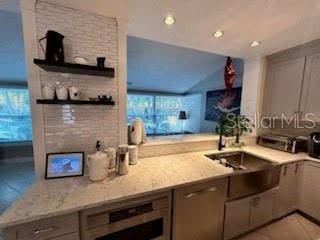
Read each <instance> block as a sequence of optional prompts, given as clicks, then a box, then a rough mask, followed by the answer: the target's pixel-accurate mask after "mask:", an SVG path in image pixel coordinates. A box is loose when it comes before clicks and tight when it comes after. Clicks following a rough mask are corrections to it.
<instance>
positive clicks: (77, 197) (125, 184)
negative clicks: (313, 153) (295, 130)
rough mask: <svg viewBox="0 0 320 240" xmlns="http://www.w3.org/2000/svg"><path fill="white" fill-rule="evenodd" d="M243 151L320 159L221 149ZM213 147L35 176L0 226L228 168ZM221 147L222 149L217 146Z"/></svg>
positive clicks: (282, 159) (281, 159) (289, 158)
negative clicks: (91, 176)
mask: <svg viewBox="0 0 320 240" xmlns="http://www.w3.org/2000/svg"><path fill="white" fill-rule="evenodd" d="M239 150H241V151H243V152H246V153H249V154H253V155H255V156H257V157H261V158H264V159H266V160H269V161H272V162H275V163H278V164H285V163H289V162H295V161H300V160H311V161H317V162H320V161H319V160H316V159H313V158H310V157H308V155H307V154H305V153H299V154H289V153H285V152H281V151H277V150H272V149H269V148H264V147H261V146H247V147H243V148H242V149H235V148H226V149H224V150H223V151H222V152H233V151H239ZM208 153H219V151H217V150H212V151H203V152H191V153H183V154H175V155H166V156H159V157H152V158H144V159H140V160H139V163H138V164H137V165H134V166H130V172H129V174H127V175H125V176H118V175H116V174H115V173H114V171H111V172H110V173H109V174H108V177H107V179H105V180H104V181H102V182H97V183H94V182H90V181H89V180H88V178H87V177H75V178H63V179H55V180H42V179H41V180H37V181H36V182H35V183H34V184H33V185H32V186H31V187H30V189H29V190H28V191H27V192H26V193H25V194H24V195H23V196H22V197H21V198H20V199H19V200H17V201H16V202H15V203H14V204H13V205H12V206H11V207H10V208H9V209H8V210H7V211H6V212H5V213H3V214H2V215H1V216H0V228H5V227H9V226H13V225H17V224H22V223H26V222H30V221H35V220H39V219H43V218H49V217H53V216H58V215H62V214H66V213H70V212H75V211H79V210H82V209H88V208H92V207H97V206H100V205H103V204H110V203H115V202H120V201H124V200H129V199H133V198H136V197H141V196H146V195H149V194H154V193H157V192H162V191H166V190H171V189H175V188H177V187H181V186H185V185H188V184H193V183H196V182H202V181H208V180H212V179H215V178H218V177H225V176H228V175H230V174H232V170H231V169H229V168H225V167H223V166H221V165H219V164H218V163H216V162H214V161H212V160H210V159H208V158H207V157H205V156H204V155H205V154H208ZM220 153H221V152H220Z"/></svg>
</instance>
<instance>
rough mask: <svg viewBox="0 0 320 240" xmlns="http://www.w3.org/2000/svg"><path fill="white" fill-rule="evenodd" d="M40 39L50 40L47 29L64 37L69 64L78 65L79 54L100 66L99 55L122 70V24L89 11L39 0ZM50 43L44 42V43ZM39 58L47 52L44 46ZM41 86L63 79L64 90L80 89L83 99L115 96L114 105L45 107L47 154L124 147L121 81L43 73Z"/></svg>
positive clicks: (38, 25) (110, 64)
mask: <svg viewBox="0 0 320 240" xmlns="http://www.w3.org/2000/svg"><path fill="white" fill-rule="evenodd" d="M36 28H37V38H38V39H40V38H42V37H44V36H45V34H46V32H47V30H54V31H57V32H59V33H61V34H63V35H64V36H65V38H64V50H65V61H66V62H74V60H73V58H74V57H75V56H82V57H85V58H87V59H88V60H89V64H91V65H96V58H97V57H106V58H107V59H106V65H107V66H110V67H114V68H115V73H116V74H117V67H118V44H117V43H118V39H117V38H118V32H117V22H116V19H114V18H109V17H105V16H101V15H97V14H93V13H89V12H85V11H79V10H75V9H71V8H67V7H63V6H59V5H54V4H51V3H49V2H45V1H39V2H38V3H37V6H36ZM44 45H45V41H44ZM39 58H41V59H44V53H43V51H42V50H41V48H40V46H39ZM40 81H41V84H51V85H54V84H55V82H57V81H59V82H61V83H62V84H63V85H65V86H76V87H78V88H80V89H81V90H82V91H83V92H84V97H88V96H90V97H97V96H98V95H102V94H108V95H112V97H113V99H114V100H115V102H116V105H115V106H94V105H64V106H60V105H43V119H44V125H45V148H46V152H47V153H50V152H63V151H85V152H87V153H88V152H92V151H93V150H94V147H95V142H96V141H97V140H102V141H103V145H104V147H107V146H117V145H118V144H119V121H118V118H119V107H118V106H119V105H118V103H119V82H118V79H117V76H115V78H106V77H96V76H86V75H72V74H70V75H67V76H66V75H63V74H59V73H51V72H46V71H44V70H40Z"/></svg>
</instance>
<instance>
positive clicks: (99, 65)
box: [97, 57, 106, 68]
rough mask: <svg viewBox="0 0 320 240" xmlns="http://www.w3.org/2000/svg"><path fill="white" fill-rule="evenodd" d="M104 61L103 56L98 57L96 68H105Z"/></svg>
mask: <svg viewBox="0 0 320 240" xmlns="http://www.w3.org/2000/svg"><path fill="white" fill-rule="evenodd" d="M105 61H106V58H105V57H98V58H97V67H98V68H105V66H104V62H105Z"/></svg>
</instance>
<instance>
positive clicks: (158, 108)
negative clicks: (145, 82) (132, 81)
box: [127, 94, 182, 135]
mask: <svg viewBox="0 0 320 240" xmlns="http://www.w3.org/2000/svg"><path fill="white" fill-rule="evenodd" d="M127 109H128V110H127V121H128V123H131V121H132V120H133V119H135V118H141V119H142V120H143V122H144V124H145V128H146V132H147V134H148V135H167V134H178V133H181V122H180V121H179V119H178V117H179V112H180V111H181V109H182V98H181V97H179V96H161V95H140V94H128V98H127Z"/></svg>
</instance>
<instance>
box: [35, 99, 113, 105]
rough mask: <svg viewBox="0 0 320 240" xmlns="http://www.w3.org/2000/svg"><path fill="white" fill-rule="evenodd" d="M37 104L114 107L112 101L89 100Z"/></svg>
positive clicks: (54, 100)
mask: <svg viewBox="0 0 320 240" xmlns="http://www.w3.org/2000/svg"><path fill="white" fill-rule="evenodd" d="M37 104H59V105H68V104H73V105H115V102H114V101H90V100H57V99H53V100H50V99H38V100H37Z"/></svg>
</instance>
